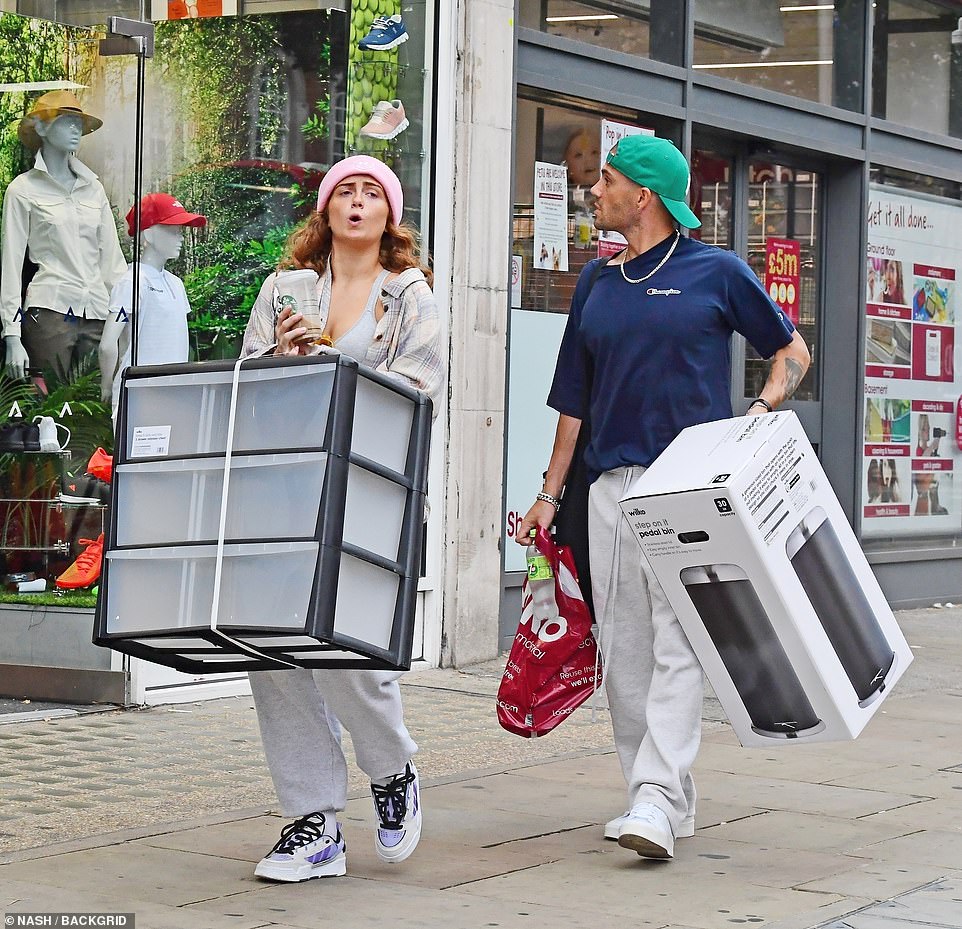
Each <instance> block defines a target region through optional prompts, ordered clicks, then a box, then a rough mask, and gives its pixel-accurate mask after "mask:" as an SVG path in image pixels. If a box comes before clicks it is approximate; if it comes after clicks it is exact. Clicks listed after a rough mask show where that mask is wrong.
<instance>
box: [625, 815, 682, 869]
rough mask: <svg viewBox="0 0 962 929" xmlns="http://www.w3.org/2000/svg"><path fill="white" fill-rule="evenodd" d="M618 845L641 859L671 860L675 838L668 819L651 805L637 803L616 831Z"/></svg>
mask: <svg viewBox="0 0 962 929" xmlns="http://www.w3.org/2000/svg"><path fill="white" fill-rule="evenodd" d="M618 844H619V845H620V846H621V847H622V848H630V849H631V850H632V851H633V852H637V853H638V854H639V855H641V857H642V858H671V857H673V855H674V851H675V837H674V836H673V835H672V833H671V824H670V823H669V822H668V817H667V816H666V815H665V814H664V812H663V811H662V810H660V809H659V808H658V807H657V806H655V805H654V804H653V803H637V804H635V806H633V807H632V808H631V811H630V812H629V813H628V816H627V818H626V819H625V821H624V822H623V823H622V825H621V829H620V830H619V831H618Z"/></svg>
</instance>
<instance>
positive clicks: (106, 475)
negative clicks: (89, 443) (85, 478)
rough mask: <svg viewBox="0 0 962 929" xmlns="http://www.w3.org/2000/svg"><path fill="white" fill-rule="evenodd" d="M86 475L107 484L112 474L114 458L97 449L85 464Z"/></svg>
mask: <svg viewBox="0 0 962 929" xmlns="http://www.w3.org/2000/svg"><path fill="white" fill-rule="evenodd" d="M87 473H88V474H92V475H93V476H94V477H99V478H100V480H102V481H105V482H106V483H108V484H109V483H110V481H111V478H112V477H113V473H114V456H113V455H108V454H107V453H106V452H105V451H104V450H103V449H102V448H98V449H97V451H95V452H94V453H93V454H92V455H91V456H90V461H88V462H87Z"/></svg>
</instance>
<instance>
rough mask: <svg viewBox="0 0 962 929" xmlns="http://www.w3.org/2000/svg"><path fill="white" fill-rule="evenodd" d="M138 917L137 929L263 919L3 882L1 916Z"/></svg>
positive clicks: (202, 928)
mask: <svg viewBox="0 0 962 929" xmlns="http://www.w3.org/2000/svg"><path fill="white" fill-rule="evenodd" d="M61 912H62V913H131V912H133V913H134V923H135V925H136V927H137V929H258V927H261V926H264V920H263V919H262V918H260V917H251V918H249V919H244V918H243V917H237V916H221V915H219V914H216V913H204V914H200V913H197V914H194V913H191V912H190V911H189V910H185V909H184V908H183V907H178V906H165V905H164V904H161V903H148V902H146V901H143V900H140V899H135V898H134V897H132V896H130V894H129V891H127V892H125V891H124V890H123V889H118V890H117V891H116V892H105V893H101V892H98V891H91V890H89V889H86V888H85V887H83V886H82V885H77V886H74V887H51V886H50V885H49V884H44V885H39V884H37V883H36V882H34V881H6V880H5V881H3V883H2V884H0V913H4V914H11V913H45V914H47V913H61Z"/></svg>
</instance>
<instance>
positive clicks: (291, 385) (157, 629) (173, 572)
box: [94, 353, 431, 674]
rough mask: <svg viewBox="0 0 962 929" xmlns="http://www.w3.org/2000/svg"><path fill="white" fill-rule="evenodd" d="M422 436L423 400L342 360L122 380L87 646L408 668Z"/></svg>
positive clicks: (224, 663)
mask: <svg viewBox="0 0 962 929" xmlns="http://www.w3.org/2000/svg"><path fill="white" fill-rule="evenodd" d="M430 432H431V402H430V400H429V399H428V398H426V397H425V396H424V395H423V394H420V393H419V392H417V391H416V390H414V389H412V388H410V387H407V386H406V385H404V384H402V383H399V382H398V381H396V380H394V379H392V378H388V377H385V376H383V375H380V374H377V373H376V372H374V371H372V370H370V369H368V368H365V367H363V366H360V365H358V364H357V363H356V362H355V361H353V360H352V359H348V358H345V357H343V356H341V355H337V354H334V353H330V354H322V355H312V356H306V357H280V358H273V357H271V358H253V359H247V360H244V361H240V362H213V363H204V364H185V365H157V366H151V367H137V368H131V369H129V370H128V371H127V372H126V374H125V376H124V378H123V382H122V385H121V396H120V407H119V414H118V421H117V442H116V454H115V467H114V478H113V483H112V486H111V504H110V513H109V520H108V526H107V534H106V538H107V544H106V547H105V558H104V567H103V573H102V576H101V583H100V593H99V597H98V601H97V611H96V618H95V628H94V642H95V643H96V644H98V645H103V646H107V647H109V648H113V649H116V650H118V651H121V652H125V653H127V654H130V655H135V656H137V657H140V658H145V659H147V660H149V661H153V662H156V663H158V664H163V665H167V666H168V667H172V668H175V669H177V670H179V671H184V672H187V673H192V674H198V673H201V674H202V673H207V672H211V673H214V672H222V671H255V670H266V669H272V668H283V667H308V668H316V667H338V668H345V667H366V668H384V669H406V668H408V667H410V663H411V646H412V639H413V634H414V616H415V607H416V598H417V582H418V577H419V574H420V564H421V546H422V539H423V531H422V530H423V520H424V501H425V494H426V483H427V463H428V448H429V444H430Z"/></svg>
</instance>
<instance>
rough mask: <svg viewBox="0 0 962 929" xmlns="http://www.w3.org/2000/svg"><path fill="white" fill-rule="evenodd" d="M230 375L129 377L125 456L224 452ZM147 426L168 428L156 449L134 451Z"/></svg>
mask: <svg viewBox="0 0 962 929" xmlns="http://www.w3.org/2000/svg"><path fill="white" fill-rule="evenodd" d="M230 377H231V375H230V372H229V371H228V372H224V371H219V372H210V373H198V374H181V375H178V376H176V377H150V378H135V379H128V380H127V433H126V436H125V442H126V451H127V457H128V458H143V457H154V456H155V455H163V456H167V457H171V458H176V457H178V456H180V455H195V454H209V453H213V452H223V451H225V450H226V448H227V418H228V413H229V411H230V391H231V381H230ZM145 430H150V431H156V430H169V439H168V440H166V441H165V442H162V443H161V446H160V450H159V451H152V452H148V451H145V450H143V449H140V450H138V447H137V442H136V437H137V435H138V434H142V433H143V432H144V431H145ZM164 446H166V448H164Z"/></svg>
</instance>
